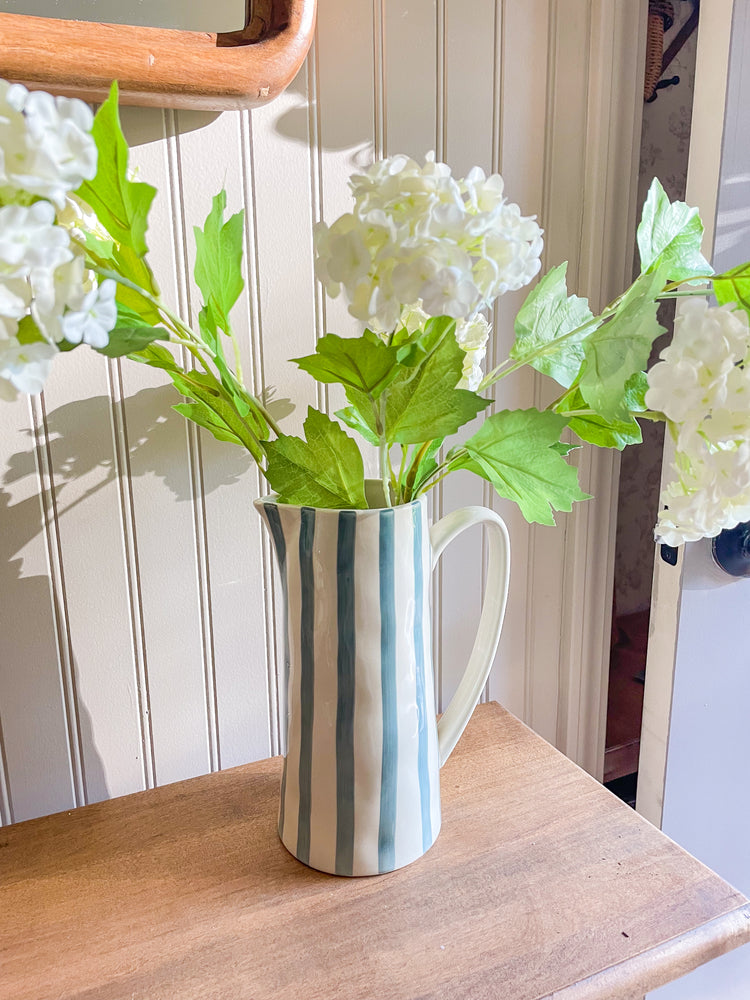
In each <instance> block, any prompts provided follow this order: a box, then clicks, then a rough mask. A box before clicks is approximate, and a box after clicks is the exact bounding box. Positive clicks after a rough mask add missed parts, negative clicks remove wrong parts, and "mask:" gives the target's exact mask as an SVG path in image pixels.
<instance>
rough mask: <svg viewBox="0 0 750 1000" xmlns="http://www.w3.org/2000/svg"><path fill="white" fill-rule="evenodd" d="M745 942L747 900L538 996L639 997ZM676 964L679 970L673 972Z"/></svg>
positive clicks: (749, 925)
mask: <svg viewBox="0 0 750 1000" xmlns="http://www.w3.org/2000/svg"><path fill="white" fill-rule="evenodd" d="M738 895H740V894H739V893H738ZM743 898H744V897H743ZM748 942H750V902H746V903H744V904H742V905H741V906H738V907H736V908H735V909H733V910H729V911H728V912H727V913H723V914H722V915H721V916H719V917H715V918H714V919H713V920H710V921H709V922H708V923H706V924H701V925H700V926H698V927H696V928H694V929H693V930H690V931H686V932H685V933H684V934H680V935H678V937H675V938H671V939H670V940H669V941H664V942H662V943H661V944H659V945H657V946H656V947H654V948H649V949H647V950H645V951H642V952H640V953H639V954H638V955H634V956H633V957H632V958H629V959H625V960H624V961H623V962H619V963H618V964H617V965H613V966H611V967H610V968H608V969H602V970H601V971H600V972H596V973H594V974H593V975H592V976H588V977H587V978H586V979H582V980H580V981H579V982H576V983H571V984H570V985H569V986H564V987H563V988H562V989H560V990H555V991H554V992H553V993H545V994H544V995H543V996H539V997H538V998H537V1000H601V997H605V996H617V997H618V998H621V1000H640V998H642V997H644V995H645V994H646V993H648V992H649V990H653V989H656V988H657V987H659V986H664V985H665V984H666V983H670V982H672V981H673V980H675V979H679V978H680V977H681V976H684V975H687V973H688V972H692V971H693V970H694V969H697V968H698V967H699V966H701V965H703V964H705V963H706V962H709V961H711V959H713V958H718V957H719V956H720V955H724V954H726V953H727V952H729V951H732V950H733V949H734V948H738V947H739V946H740V945H742V944H746V943H748ZM676 968H678V969H679V971H678V972H677V974H676V975H675V969H676Z"/></svg>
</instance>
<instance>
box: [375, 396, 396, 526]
mask: <svg viewBox="0 0 750 1000" xmlns="http://www.w3.org/2000/svg"><path fill="white" fill-rule="evenodd" d="M385 402H386V393H383V395H382V396H381V397H380V400H379V404H380V405H379V408H378V415H377V425H376V428H375V429H376V431H377V434H378V437H379V439H380V446H379V459H380V481H381V482H382V484H383V499H384V500H385V505H386V507H390V506H391V505H392V500H391V466H390V459H389V456H388V453H389V451H390V449H389V447H388V441H387V440H386V436H385Z"/></svg>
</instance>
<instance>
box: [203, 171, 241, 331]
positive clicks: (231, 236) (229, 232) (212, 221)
mask: <svg viewBox="0 0 750 1000" xmlns="http://www.w3.org/2000/svg"><path fill="white" fill-rule="evenodd" d="M226 205H227V194H226V191H220V192H219V194H217V195H215V196H214V199H213V203H212V206H211V211H210V212H209V214H208V217H207V218H206V222H205V224H204V227H203V229H200V228H199V227H198V226H194V227H193V232H194V233H195V249H196V256H195V281H196V284H197V285H198V287H199V288H200V290H201V292H202V293H203V301H204V302H205V303H206V305H207V306H210V307H211V310H212V312H211V317H212V319H213V320H214V321H215V322H216V324H217V325H218V326H219V327H220V328H221V329H222V330H223V331H224V333H229V330H230V324H229V313H230V311H231V309H232V306H233V305H234V304H235V302H236V301H237V299H238V298H239V296H240V294H241V293H242V289H243V288H244V286H245V282H244V280H243V278H242V249H243V239H244V235H243V234H244V217H245V213H244V210H243V211H239V212H237V213H236V215H233V216H231V217H230V218H229V219H228V220H227V221H226V222H224V210H225V209H226Z"/></svg>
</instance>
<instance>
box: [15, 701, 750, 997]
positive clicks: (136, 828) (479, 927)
mask: <svg viewBox="0 0 750 1000" xmlns="http://www.w3.org/2000/svg"><path fill="white" fill-rule="evenodd" d="M279 775H280V759H279V758H273V759H270V760H266V761H263V762H261V763H258V764H250V765H246V766H243V767H238V768H234V769H232V770H230V771H224V772H220V773H217V774H213V775H209V776H206V777H200V778H194V779H191V780H189V781H184V782H179V783H177V784H173V785H170V786H165V787H162V788H158V789H155V790H151V791H147V792H140V793H137V794H135V795H130V796H126V797H123V798H119V799H113V800H110V801H108V802H102V803H98V804H96V805H91V806H87V807H85V808H82V809H78V810H75V811H72V812H68V813H58V814H57V815H54V816H51V817H46V818H44V819H39V820H31V821H29V822H27V823H20V824H17V825H15V826H11V827H7V828H5V829H3V830H2V831H0V969H2V975H0V998H2V1000H41V998H45V1000H46V998H50V997H55V998H58V1000H73V998H76V1000H122V998H126V997H127V998H129V1000H177V998H180V1000H193V998H195V1000H197V998H201V1000H250V998H263V1000H271V998H274V1000H276V998H294V1000H299V998H301V997H305V998H309V1000H318V998H321V1000H322V998H334V997H336V998H338V997H342V998H344V997H345V998H347V1000H354V998H363V1000H364V998H371V997H374V996H377V997H381V998H384V1000H391V998H393V1000H395V998H399V1000H405V998H428V997H430V998H438V997H440V998H442V997H445V998H451V1000H460V998H467V1000H468V998H471V1000H482V998H489V997H502V1000H538V998H552V997H555V998H557V1000H592V998H622V1000H627V998H636V997H640V996H642V995H643V994H644V993H645V992H646V991H647V990H649V989H652V988H654V987H656V986H658V985H661V984H662V983H664V982H667V981H669V980H670V979H673V978H676V977H677V976H679V975H682V974H683V973H685V972H688V971H689V970H690V969H692V968H694V967H695V966H696V965H698V964H701V963H702V962H704V961H707V960H708V959H709V958H711V957H713V956H714V955H718V954H721V953H723V952H724V951H727V950H729V949H730V948H733V947H735V946H737V945H739V944H741V943H743V942H744V941H747V940H748V939H750V909H749V908H748V904H747V901H746V900H745V898H744V897H743V896H742V895H741V894H740V893H739V892H737V891H736V890H734V889H732V888H731V886H729V885H727V884H726V883H725V882H724V881H722V880H721V879H720V878H719V877H718V876H716V875H715V874H714V873H713V872H711V871H709V870H708V869H707V868H705V867H704V866H703V865H701V864H700V863H699V862H698V861H696V860H695V859H694V858H692V857H691V856H690V855H688V854H686V853H685V852H684V851H683V850H682V849H681V848H679V847H678V846H676V845H675V844H674V843H672V842H671V841H670V840H669V839H668V838H666V837H664V836H663V835H662V834H661V833H660V832H659V831H657V830H656V829H655V828H654V827H652V826H651V825H650V824H649V823H647V822H646V821H644V820H643V819H641V818H640V817H639V816H638V815H637V814H636V813H634V812H633V811H632V810H630V809H629V808H628V807H627V806H626V805H624V804H623V803H622V802H620V801H619V800H618V799H616V798H614V797H613V796H612V795H610V793H609V792H607V791H606V790H605V789H604V788H602V787H601V786H600V785H599V784H598V783H597V782H596V781H594V780H593V779H592V778H590V777H589V776H588V775H586V774H584V773H583V772H582V771H580V770H579V769H578V768H577V767H575V765H573V764H572V763H571V762H570V761H568V760H567V759H566V758H564V757H563V756H562V755H561V754H559V753H558V752H557V751H556V750H554V749H553V748H552V747H550V746H549V745H548V744H547V743H545V742H544V741H543V740H541V739H540V738H539V737H538V736H536V735H534V734H533V733H532V732H531V731H530V730H528V729H527V728H526V727H524V726H523V725H522V724H521V723H520V722H518V721H517V720H516V719H515V718H514V717H513V716H511V715H509V714H508V713H507V712H505V711H504V710H503V709H501V708H500V707H499V706H498V705H496V704H492V705H486V706H481V707H480V708H479V709H477V711H476V712H475V715H474V717H473V719H472V721H471V723H470V725H469V728H468V729H467V731H466V733H465V734H464V736H463V738H462V740H461V741H460V743H459V745H458V747H457V749H456V751H455V753H454V754H453V756H452V757H451V759H450V760H449V761H448V763H447V764H446V766H445V768H444V769H443V772H442V787H443V830H442V833H441V835H440V837H439V838H438V841H437V844H436V845H435V847H433V848H432V850H431V851H429V852H428V854H427V855H426V856H425V857H424V858H422V859H421V860H420V861H418V862H416V863H415V864H413V865H411V866H409V867H408V868H405V869H403V870H401V871H398V872H394V873H392V874H389V875H384V876H379V877H375V878H366V879H344V878H335V877H332V876H328V875H322V874H319V873H317V872H315V871H312V870H310V869H307V868H305V867H304V866H303V865H301V864H299V863H298V862H297V861H295V860H294V859H293V858H292V857H291V856H290V855H289V854H287V852H286V851H285V850H284V848H283V847H282V846H281V844H280V843H279V841H278V839H277V836H276V831H275V823H276V809H277V792H278V783H279Z"/></svg>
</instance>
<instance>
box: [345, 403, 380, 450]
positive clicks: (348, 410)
mask: <svg viewBox="0 0 750 1000" xmlns="http://www.w3.org/2000/svg"><path fill="white" fill-rule="evenodd" d="M354 395H355V394H354V393H352V396H354ZM367 404H368V400H367V397H366V396H364V395H361V398H360V399H359V400H358V402H357V403H353V404H352V405H351V406H346V407H344V409H342V410H336V413H335V414H334V416H337V417H338V418H339V420H341V421H342V423H345V424H346V426H347V427H351V429H352V430H353V431H356V432H357V433H358V434H361V435H362V437H363V438H364V439H365V441H369V443H370V444H373V445H375V447H377V446H378V445H379V444H380V441H379V439H378V435H377V432H376V431H375V418H374V415H373V413H372V407H371V406H368V405H367ZM368 417H369V420H370V422H369V423H368V421H367V419H366V418H368Z"/></svg>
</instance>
